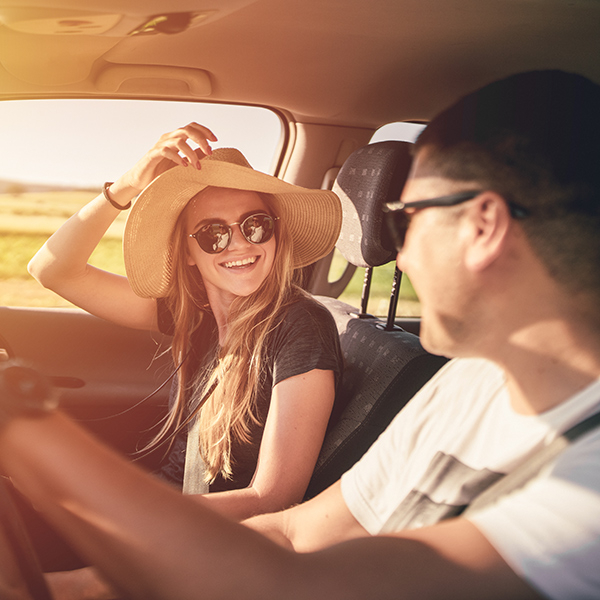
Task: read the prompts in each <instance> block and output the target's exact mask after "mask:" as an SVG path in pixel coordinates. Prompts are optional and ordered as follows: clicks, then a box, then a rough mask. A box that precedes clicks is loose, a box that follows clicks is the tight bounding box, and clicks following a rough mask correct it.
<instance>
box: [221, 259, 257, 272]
mask: <svg viewBox="0 0 600 600" xmlns="http://www.w3.org/2000/svg"><path fill="white" fill-rule="evenodd" d="M256 258H257V257H256V256H252V257H250V258H244V259H242V260H230V261H228V262H224V263H223V266H224V267H227V268H228V269H231V268H233V267H245V266H246V265H252V264H254V263H255V262H256Z"/></svg>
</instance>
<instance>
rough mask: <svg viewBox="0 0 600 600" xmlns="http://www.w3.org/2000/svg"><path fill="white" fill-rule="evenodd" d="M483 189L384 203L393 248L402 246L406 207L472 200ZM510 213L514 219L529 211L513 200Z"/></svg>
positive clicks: (404, 233)
mask: <svg viewBox="0 0 600 600" xmlns="http://www.w3.org/2000/svg"><path fill="white" fill-rule="evenodd" d="M482 192H483V190H469V191H467V192H458V193H457V194H449V195H448V196H438V197H437V198H428V199H427V200H415V201H414V202H406V203H404V202H390V203H389V204H387V205H386V208H385V210H386V213H385V223H386V226H387V229H388V232H389V233H390V236H391V238H392V242H393V244H394V248H396V250H397V251H398V252H400V250H402V247H403V246H404V240H405V238H406V231H407V229H408V225H409V224H410V215H407V214H406V212H404V211H405V210H406V209H408V208H415V209H422V208H430V207H434V206H437V207H440V206H456V205H457V204H462V203H463V202H467V201H468V200H472V199H473V198H475V197H476V196H479V194H481V193H482ZM508 208H509V210H510V215H511V217H513V218H514V219H524V218H525V217H528V216H529V211H528V210H527V209H526V208H524V207H523V206H519V205H518V204H515V203H513V202H509V203H508Z"/></svg>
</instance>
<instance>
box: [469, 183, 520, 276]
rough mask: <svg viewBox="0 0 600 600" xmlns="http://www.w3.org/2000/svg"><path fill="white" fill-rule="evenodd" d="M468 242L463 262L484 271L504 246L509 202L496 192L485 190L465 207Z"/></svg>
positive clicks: (508, 222)
mask: <svg viewBox="0 0 600 600" xmlns="http://www.w3.org/2000/svg"><path fill="white" fill-rule="evenodd" d="M468 215H469V217H470V219H469V220H468V223H469V226H470V231H469V234H468V235H469V244H468V247H467V250H466V253H465V264H466V266H467V268H469V269H471V270H473V271H483V270H484V269H486V268H487V267H489V266H490V265H491V264H492V263H493V262H494V261H496V260H497V258H498V257H499V256H500V255H501V254H502V252H503V250H504V249H505V247H506V242H507V237H508V231H509V229H510V223H511V216H510V210H509V208H508V204H507V203H506V201H505V200H504V198H502V196H500V195H499V194H497V193H496V192H493V191H485V192H483V193H482V194H480V196H478V197H477V198H475V201H474V202H472V203H471V204H470V206H469V208H468Z"/></svg>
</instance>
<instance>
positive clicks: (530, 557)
mask: <svg viewBox="0 0 600 600" xmlns="http://www.w3.org/2000/svg"><path fill="white" fill-rule="evenodd" d="M598 410H600V380H599V381H596V382H594V383H593V384H592V385H590V386H589V387H588V388H586V389H585V390H583V391H581V392H579V393H578V394H576V395H575V396H573V397H572V398H570V399H569V400H567V401H565V402H563V403H561V404H560V405H558V406H557V407H555V408H553V409H551V410H549V411H546V412H545V413H543V414H540V415H521V414H518V413H515V412H514V411H513V409H512V408H511V406H510V400H509V396H508V392H507V390H506V387H505V379H504V374H503V372H502V371H501V370H500V369H499V368H498V367H496V366H495V365H494V364H493V363H491V362H489V361H485V360H482V359H457V360H453V361H451V362H450V363H448V364H447V365H446V366H445V367H443V368H442V369H441V370H440V371H439V372H438V373H437V374H436V375H435V376H434V377H433V378H432V379H431V381H429V382H428V383H427V384H426V385H425V386H424V387H423V389H422V390H421V391H420V392H419V393H418V394H417V395H416V396H415V397H414V398H413V399H412V400H411V401H410V403H409V404H408V405H407V406H406V407H405V408H404V410H402V411H401V412H400V413H399V414H398V416H397V417H396V418H395V419H394V421H393V422H392V423H391V424H390V426H389V427H388V428H387V429H386V431H385V432H384V433H383V434H382V435H381V436H380V438H379V439H378V440H377V441H376V442H375V444H373V446H372V448H371V449H369V451H368V452H367V453H366V454H365V455H364V456H363V458H362V459H361V460H360V461H359V462H358V463H357V464H356V465H355V466H354V467H353V468H352V469H351V470H350V471H348V472H347V473H346V474H345V475H344V476H343V477H342V482H341V484H342V494H343V497H344V500H345V502H346V504H347V505H348V508H349V509H350V511H351V512H352V514H353V515H354V517H355V518H356V519H357V520H358V522H359V523H360V524H361V525H362V526H363V527H364V528H365V529H366V530H367V531H368V532H369V533H371V534H372V535H377V534H385V533H391V532H395V531H400V530H402V529H414V528H417V527H422V526H424V525H430V524H433V523H436V522H438V521H440V520H441V519H444V518H448V517H451V516H453V515H456V514H460V512H462V509H463V508H464V507H465V506H466V505H468V504H469V502H470V501H471V500H472V499H473V498H474V497H475V496H476V495H477V494H478V493H479V492H480V491H482V490H483V489H485V488H487V487H488V486H489V485H491V483H493V482H494V481H496V480H497V479H498V478H500V477H501V476H502V474H505V473H508V472H510V471H511V470H513V469H514V468H515V467H516V466H517V465H518V464H520V463H521V462H523V461H524V460H525V459H526V458H527V457H528V456H530V455H531V454H533V453H535V452H536V450H538V449H540V448H541V447H543V446H545V445H547V444H548V443H550V442H551V441H552V440H553V439H555V438H556V437H557V436H558V435H560V434H561V433H562V432H564V431H566V430H567V429H569V428H570V427H571V426H573V425H575V424H576V423H578V422H579V421H581V420H582V419H584V418H586V417H587V416H589V415H591V414H594V413H595V412H597V411H598ZM469 519H470V520H471V521H472V522H473V523H474V524H475V525H476V526H477V527H478V528H479V529H480V531H481V532H482V533H483V534H484V535H485V536H486V538H487V539H488V540H489V541H490V542H491V543H492V545H493V546H494V547H495V548H496V550H497V551H498V552H499V553H500V554H501V556H502V557H503V558H504V559H505V560H506V561H507V563H508V564H509V565H511V567H512V568H513V569H514V571H515V572H516V573H517V574H519V575H520V576H522V577H523V578H525V579H526V580H527V581H528V582H529V583H530V584H531V585H533V586H534V587H536V588H537V589H538V590H539V591H540V592H542V593H543V594H545V595H547V596H549V597H551V598H556V599H559V598H560V599H566V598H568V599H569V600H571V599H573V598H595V599H597V598H600V429H596V430H594V431H593V432H592V433H589V434H587V435H585V436H583V437H582V438H581V439H580V440H578V441H576V442H575V443H574V444H573V445H572V446H571V447H569V448H568V449H567V450H566V451H565V452H563V453H562V454H561V455H560V456H559V457H558V459H557V460H556V461H555V463H554V464H553V465H550V466H549V467H548V468H547V469H545V470H544V471H543V472H542V473H541V474H540V475H539V476H538V477H536V478H535V479H534V480H532V482H531V483H530V484H528V485H527V486H525V487H524V488H523V489H521V490H518V491H516V492H513V493H512V494H510V495H508V496H506V497H505V498H502V499H501V500H500V501H499V502H498V503H496V504H495V505H494V506H491V507H489V508H486V509H484V510H482V511H481V512H479V513H477V514H474V515H470V516H469Z"/></svg>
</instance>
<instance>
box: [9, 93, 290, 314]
mask: <svg viewBox="0 0 600 600" xmlns="http://www.w3.org/2000/svg"><path fill="white" fill-rule="evenodd" d="M192 121H196V122H198V123H201V124H203V125H206V126H207V127H209V128H210V129H211V130H212V131H213V132H214V133H215V135H216V136H217V137H218V139H219V141H218V143H215V144H213V147H215V148H217V147H223V146H235V147H237V148H239V149H240V150H241V151H242V152H243V153H244V155H245V156H246V158H247V159H248V161H249V162H250V164H251V165H252V166H253V167H254V168H255V169H258V170H261V171H265V172H267V173H269V172H272V165H273V164H274V161H275V160H276V158H277V154H278V151H279V147H280V142H281V136H282V126H281V121H280V119H279V117H278V116H277V115H276V114H275V113H274V112H272V111H269V110H267V109H264V108H258V107H249V106H233V105H219V104H204V103H184V102H159V101H135V100H22V101H21V100H12V101H4V102H0V140H1V142H0V256H1V260H0V305H4V306H67V307H68V306H71V305H70V304H69V303H67V302H66V301H65V300H63V299H62V298H59V297H58V296H57V295H55V294H53V293H52V292H49V291H47V290H44V289H43V288H42V287H41V286H40V285H39V284H38V283H37V282H36V281H34V280H33V278H32V277H31V276H30V275H29V274H28V273H27V268H26V267H27V263H28V262H29V259H30V258H31V257H32V256H33V255H34V254H35V252H36V251H37V250H38V249H39V248H40V246H41V245H42V244H43V243H44V242H45V240H46V239H47V238H48V237H49V236H50V235H51V234H52V233H53V232H54V231H55V230H56V229H57V227H59V226H60V225H61V224H62V223H63V222H64V221H65V220H66V219H67V218H68V217H69V216H70V215H72V214H73V213H74V212H76V211H77V210H78V209H79V208H80V207H81V206H82V205H84V204H85V203H87V202H88V201H89V200H91V199H92V198H93V197H94V196H96V195H97V194H98V193H99V192H100V189H101V186H102V184H103V183H104V181H114V180H115V179H116V178H117V177H119V175H121V174H122V173H124V172H125V171H126V170H127V169H129V168H130V167H131V166H132V165H133V164H134V163H135V162H136V161H137V160H138V159H139V158H140V157H141V156H142V155H143V154H144V153H145V152H146V151H147V150H148V149H150V147H151V146H152V145H153V144H154V143H155V142H156V141H157V140H158V138H159V137H160V135H162V134H163V133H166V132H167V131H171V130H174V129H176V128H177V127H181V126H183V125H186V124H188V123H190V122H192ZM125 219H126V215H125V214H123V215H120V216H119V217H118V219H117V221H116V222H115V224H114V225H113V226H112V227H111V229H110V231H109V234H108V235H107V236H105V238H104V239H103V241H102V242H101V244H100V246H99V247H98V248H97V249H96V251H95V252H94V254H93V255H92V258H91V262H92V264H94V265H95V266H98V267H100V268H103V269H108V270H111V271H113V272H118V273H124V266H123V260H122V250H121V236H122V232H123V227H124V223H125Z"/></svg>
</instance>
